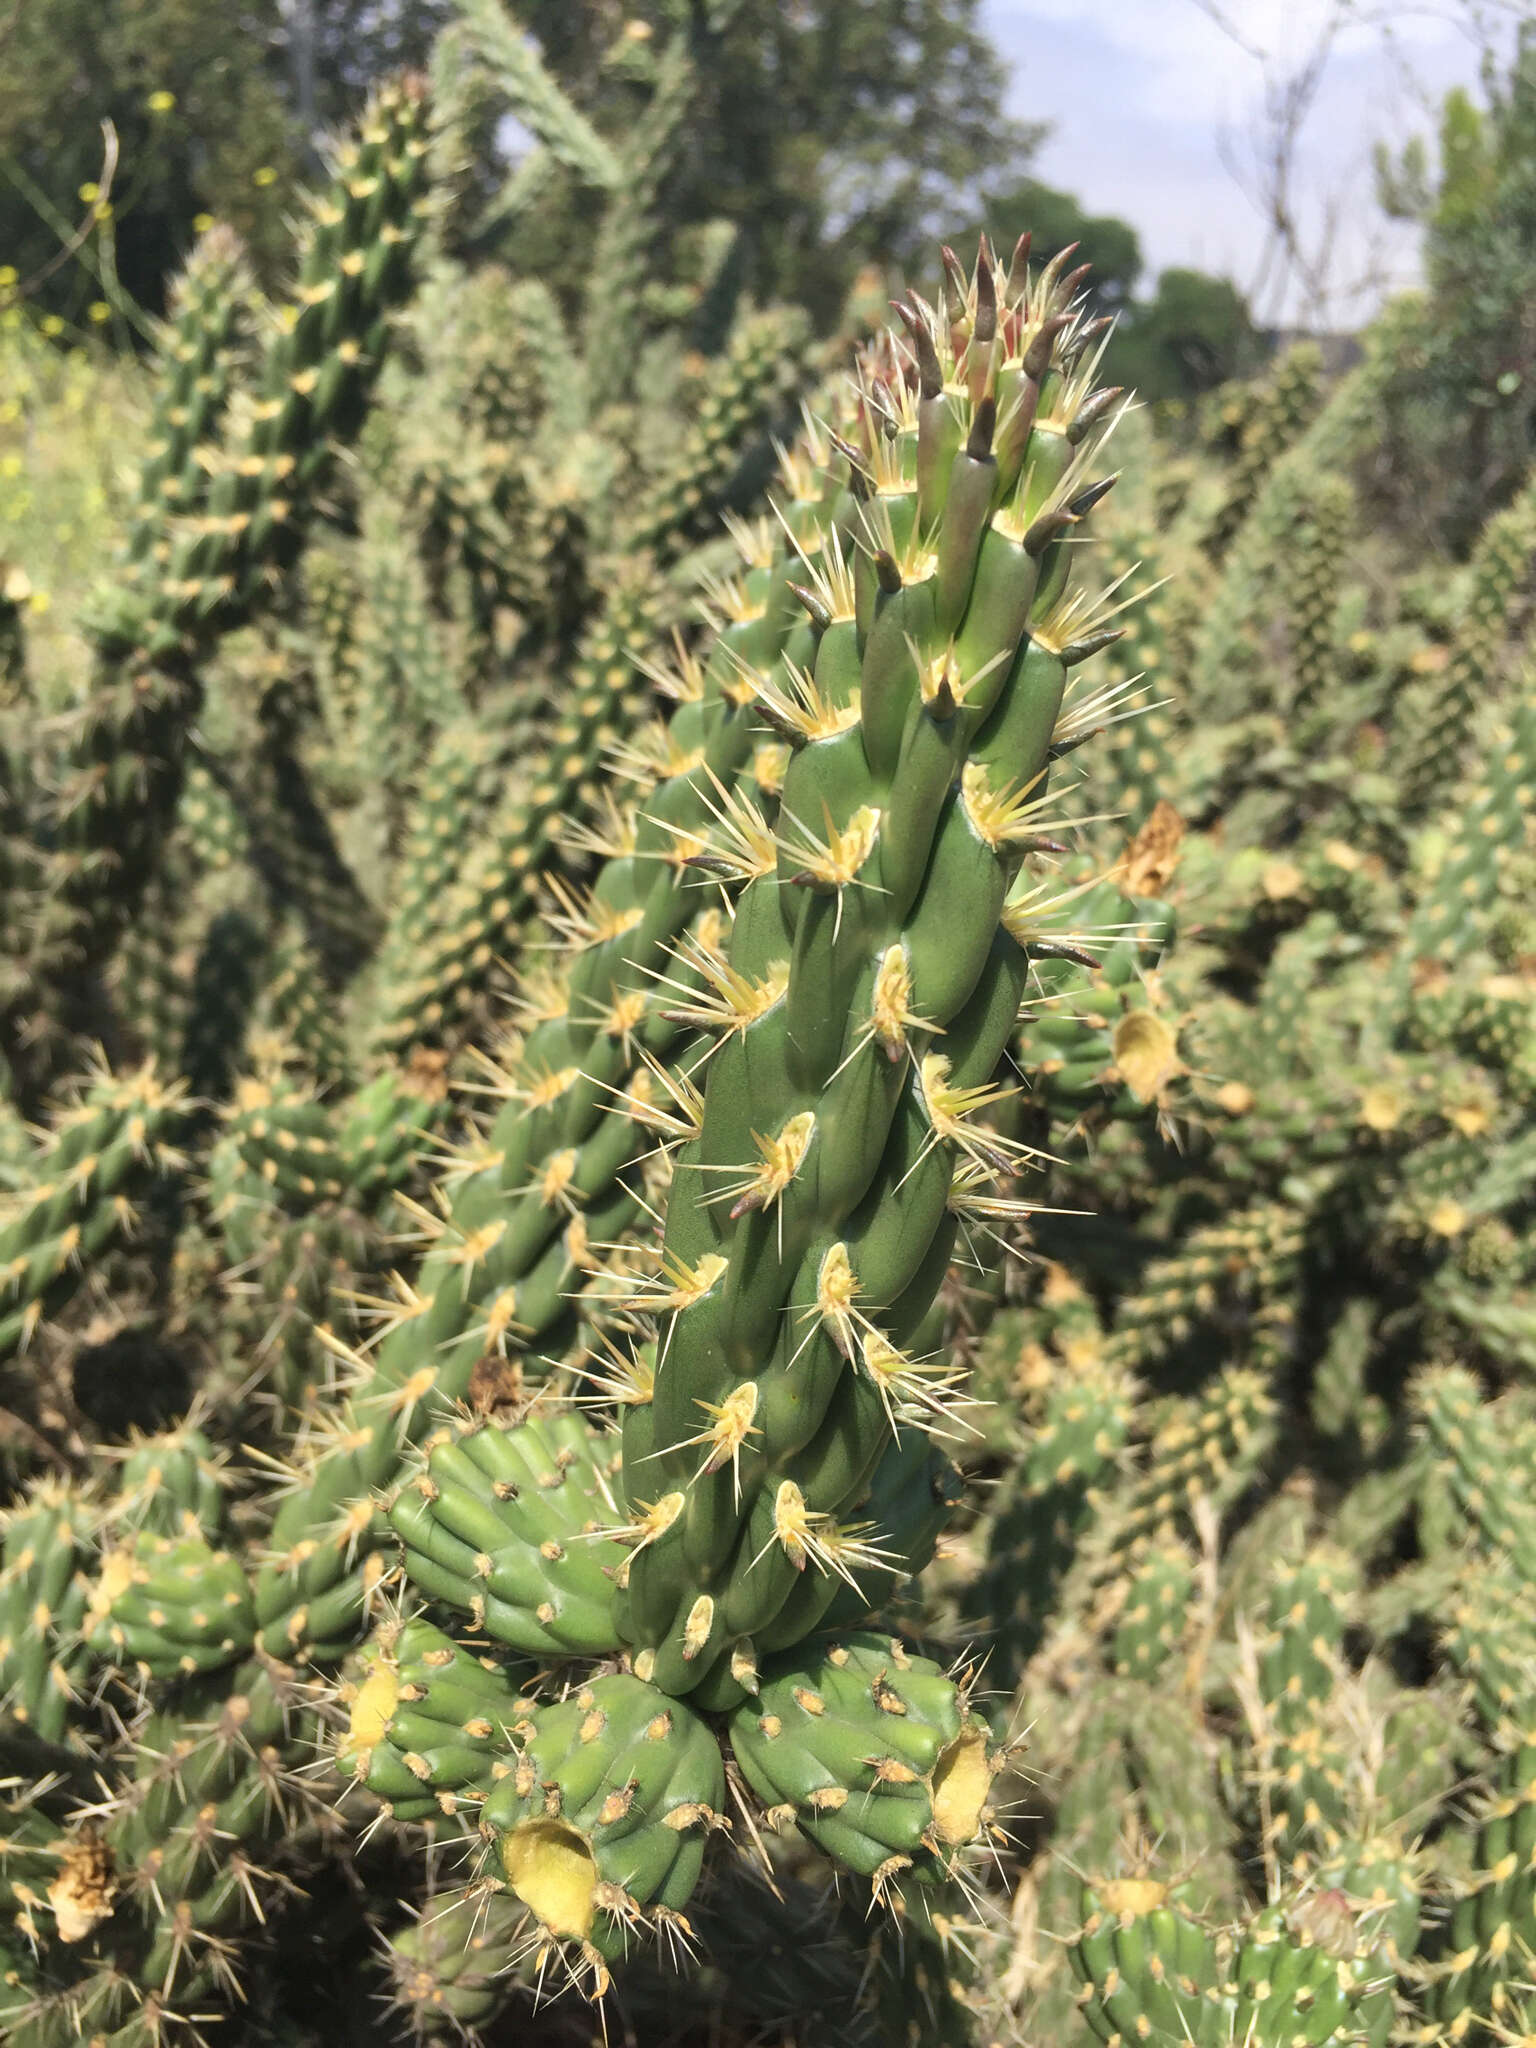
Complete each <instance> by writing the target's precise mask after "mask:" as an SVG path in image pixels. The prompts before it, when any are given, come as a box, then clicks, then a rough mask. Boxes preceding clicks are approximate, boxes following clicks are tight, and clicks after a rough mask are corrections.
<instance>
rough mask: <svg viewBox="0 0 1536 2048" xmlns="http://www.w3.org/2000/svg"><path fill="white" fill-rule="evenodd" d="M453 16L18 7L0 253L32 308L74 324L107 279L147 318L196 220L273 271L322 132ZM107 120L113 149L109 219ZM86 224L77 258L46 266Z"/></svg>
mask: <svg viewBox="0 0 1536 2048" xmlns="http://www.w3.org/2000/svg"><path fill="white" fill-rule="evenodd" d="M448 12H449V9H448V7H447V5H446V0H421V4H416V0H288V4H284V0H223V4H220V5H218V6H210V5H209V4H208V0H18V4H16V5H14V7H13V9H12V11H10V13H9V14H8V15H7V16H6V18H5V19H4V20H3V21H0V36H3V38H4V40H3V46H0V260H3V261H4V262H5V264H6V265H7V266H8V267H9V268H11V269H12V270H14V271H16V272H17V274H18V285H19V288H20V289H21V290H22V291H23V292H24V293H26V295H27V296H28V297H29V298H30V299H31V300H32V301H33V303H34V304H35V305H37V306H38V307H39V308H40V309H41V310H42V311H44V312H53V313H57V314H59V315H61V316H63V317H65V318H68V319H78V318H80V317H81V316H82V315H83V313H84V311H85V309H86V307H87V305H89V304H90V303H91V302H93V301H97V300H104V299H110V298H114V297H116V296H118V294H117V293H116V292H115V291H114V289H113V285H114V279H115V281H116V284H117V285H118V286H120V289H121V293H122V294H125V295H126V297H127V298H128V299H129V300H131V301H133V302H135V303H137V304H138V305H141V306H143V307H145V308H147V309H148V310H150V311H157V310H158V309H159V307H160V305H161V302H162V299H163V295H164V282H165V279H166V276H167V274H168V272H169V271H170V270H171V269H173V268H174V267H175V265H176V264H177V263H178V262H179V261H180V259H181V257H182V255H183V254H184V253H185V250H186V247H187V245H188V243H189V241H190V240H191V236H192V232H193V230H192V223H193V221H194V220H195V219H196V217H197V216H198V215H200V214H205V213H206V214H212V215H215V216H217V217H218V218H220V219H223V220H227V221H229V222H230V224H231V225H232V226H233V227H234V228H236V229H237V230H238V232H239V233H240V235H241V236H242V238H243V239H244V240H245V242H246V244H247V246H248V248H249V249H250V252H251V255H252V257H253V259H254V261H255V263H256V265H257V268H258V270H259V271H261V272H263V273H268V274H270V273H271V272H272V271H273V269H274V268H275V267H276V266H277V264H278V263H279V261H280V257H281V252H282V251H283V250H284V249H285V248H286V247H287V246H288V239H289V238H288V231H287V226H286V220H287V217H288V212H289V205H288V202H289V201H290V200H291V197H292V195H293V192H294V189H295V187H296V184H297V182H298V181H299V180H300V178H302V177H303V175H304V174H305V173H306V172H307V171H309V170H310V169H311V168H312V156H313V144H314V140H315V138H316V135H317V133H318V131H319V130H320V129H323V128H325V127H328V126H331V125H337V124H340V123H341V122H342V121H344V120H345V119H346V117H347V116H348V114H349V113H350V112H353V111H355V109H356V107H357V105H358V103H359V102H360V100H361V99H362V97H363V95H364V93H365V92H366V90H367V88H368V86H369V85H370V83H371V82H372V81H373V80H374V79H376V78H378V77H381V76H383V75H385V74H386V73H388V72H389V71H392V70H394V69H397V68H398V67H399V66H400V65H401V64H402V63H411V62H421V61H423V60H424V59H425V56H426V54H427V51H428V50H429V49H430V47H431V42H432V37H433V34H434V32H435V30H436V28H437V27H438V25H439V24H440V23H441V21H442V20H443V19H444V17H445V16H446V14H447V13H448ZM103 121H109V122H110V123H111V124H112V129H113V131H114V132H115V135H116V139H117V167H116V176H115V179H114V180H113V182H112V187H111V190H110V191H109V192H107V193H106V194H105V208H103V207H102V204H101V199H100V197H98V196H97V193H96V188H97V187H98V185H99V184H100V181H101V178H102V172H103V162H104V150H103V138H102V127H101V124H102V122H103ZM83 195H84V196H83ZM107 209H109V210H107ZM93 211H94V213H95V218H94V219H93V218H92V215H93ZM87 223H89V233H88V236H87V238H86V240H85V242H84V244H83V247H82V250H81V255H82V257H83V261H81V262H63V263H59V264H58V265H57V267H56V268H50V266H52V265H53V264H54V262H55V259H56V257H57V256H58V253H59V251H60V248H61V246H62V243H63V240H64V238H65V237H66V236H67V235H68V234H70V233H71V231H78V229H79V228H81V227H83V226H86V225H87ZM41 273H47V274H46V275H42V274H41Z"/></svg>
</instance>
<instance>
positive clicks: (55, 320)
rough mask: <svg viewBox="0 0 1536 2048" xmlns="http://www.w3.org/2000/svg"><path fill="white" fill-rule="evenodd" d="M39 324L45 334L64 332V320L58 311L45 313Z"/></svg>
mask: <svg viewBox="0 0 1536 2048" xmlns="http://www.w3.org/2000/svg"><path fill="white" fill-rule="evenodd" d="M39 324H40V326H41V327H42V330H43V332H44V334H62V333H63V332H64V322H63V321H62V320H61V319H60V317H59V315H58V314H57V313H45V314H44V315H43V318H42V320H41V322H40V323H39Z"/></svg>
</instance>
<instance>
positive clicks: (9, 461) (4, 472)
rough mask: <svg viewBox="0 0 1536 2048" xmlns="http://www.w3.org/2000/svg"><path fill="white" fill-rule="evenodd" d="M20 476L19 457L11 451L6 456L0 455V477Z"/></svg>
mask: <svg viewBox="0 0 1536 2048" xmlns="http://www.w3.org/2000/svg"><path fill="white" fill-rule="evenodd" d="M20 475H21V457H20V456H19V455H18V454H17V453H16V452H15V450H14V449H13V450H12V451H11V452H10V453H9V454H8V455H0V476H3V477H7V478H9V477H13V476H20Z"/></svg>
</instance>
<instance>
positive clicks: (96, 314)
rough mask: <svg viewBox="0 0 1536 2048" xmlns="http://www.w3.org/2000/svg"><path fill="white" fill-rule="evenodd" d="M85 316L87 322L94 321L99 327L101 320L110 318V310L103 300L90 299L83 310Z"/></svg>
mask: <svg viewBox="0 0 1536 2048" xmlns="http://www.w3.org/2000/svg"><path fill="white" fill-rule="evenodd" d="M85 315H86V318H87V319H88V320H94V321H95V322H96V325H97V326H98V327H99V326H100V325H101V323H102V321H103V320H110V319H111V318H112V308H111V307H110V306H109V305H108V304H107V302H106V300H105V299H92V301H91V303H90V304H89V305H88V306H87V307H86V309H85Z"/></svg>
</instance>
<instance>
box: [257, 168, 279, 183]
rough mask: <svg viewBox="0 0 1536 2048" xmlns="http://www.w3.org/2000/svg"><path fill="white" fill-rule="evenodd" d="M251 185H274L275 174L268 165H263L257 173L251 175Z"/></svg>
mask: <svg viewBox="0 0 1536 2048" xmlns="http://www.w3.org/2000/svg"><path fill="white" fill-rule="evenodd" d="M251 183H252V184H253V185H275V184H276V183H277V173H276V171H274V170H273V168H272V166H271V165H270V164H263V165H262V167H261V169H260V170H259V171H255V172H253V173H252V176H251Z"/></svg>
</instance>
